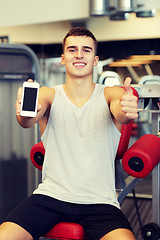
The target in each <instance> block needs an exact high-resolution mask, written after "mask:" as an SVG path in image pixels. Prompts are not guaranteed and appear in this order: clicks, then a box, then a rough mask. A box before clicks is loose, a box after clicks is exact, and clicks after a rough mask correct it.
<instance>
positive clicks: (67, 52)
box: [61, 36, 99, 77]
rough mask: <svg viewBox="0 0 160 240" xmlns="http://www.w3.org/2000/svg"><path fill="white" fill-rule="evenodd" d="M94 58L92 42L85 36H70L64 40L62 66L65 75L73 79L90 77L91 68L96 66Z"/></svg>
mask: <svg viewBox="0 0 160 240" xmlns="http://www.w3.org/2000/svg"><path fill="white" fill-rule="evenodd" d="M98 60H99V58H98V56H95V47H94V41H93V39H92V38H90V37H86V36H70V37H68V38H67V39H66V43H65V46H64V53H63V54H62V56H61V63H62V65H65V66H66V71H67V74H68V75H70V76H74V77H85V76H92V72H93V67H94V66H97V64H98Z"/></svg>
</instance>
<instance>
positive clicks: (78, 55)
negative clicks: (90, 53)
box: [76, 49, 83, 58]
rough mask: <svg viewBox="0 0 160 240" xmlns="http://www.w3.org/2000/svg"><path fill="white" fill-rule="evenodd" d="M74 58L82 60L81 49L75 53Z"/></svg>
mask: <svg viewBox="0 0 160 240" xmlns="http://www.w3.org/2000/svg"><path fill="white" fill-rule="evenodd" d="M76 57H77V58H82V57H83V52H82V50H81V49H78V50H77V52H76Z"/></svg>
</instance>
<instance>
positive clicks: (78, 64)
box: [74, 63, 85, 66]
mask: <svg viewBox="0 0 160 240" xmlns="http://www.w3.org/2000/svg"><path fill="white" fill-rule="evenodd" d="M74 65H76V66H85V63H74Z"/></svg>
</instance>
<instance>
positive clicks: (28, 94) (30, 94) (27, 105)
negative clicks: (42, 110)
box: [22, 87, 38, 111]
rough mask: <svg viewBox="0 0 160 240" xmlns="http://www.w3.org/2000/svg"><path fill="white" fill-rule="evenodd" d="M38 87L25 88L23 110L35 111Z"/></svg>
mask: <svg viewBox="0 0 160 240" xmlns="http://www.w3.org/2000/svg"><path fill="white" fill-rule="evenodd" d="M37 91H38V89H37V88H30V87H25V88H24V100H23V106H22V110H23V111H35V106H36V96H37Z"/></svg>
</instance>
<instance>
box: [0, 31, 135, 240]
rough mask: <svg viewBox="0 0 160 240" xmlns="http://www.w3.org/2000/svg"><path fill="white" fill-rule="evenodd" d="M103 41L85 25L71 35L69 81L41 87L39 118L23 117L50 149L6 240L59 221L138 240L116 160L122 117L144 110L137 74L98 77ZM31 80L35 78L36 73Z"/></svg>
mask: <svg viewBox="0 0 160 240" xmlns="http://www.w3.org/2000/svg"><path fill="white" fill-rule="evenodd" d="M96 49H97V41H96V39H95V37H94V35H93V34H92V33H91V32H90V31H88V30H87V29H85V28H73V29H71V30H70V31H69V32H68V33H67V35H66V36H65V38H64V41H63V54H62V56H61V63H62V65H65V66H66V83H65V84H63V85H58V86H55V87H53V88H47V87H42V88H41V89H40V94H39V105H38V113H37V116H36V117H35V118H27V117H22V116H20V105H21V94H22V89H21V88H20V89H19V90H18V95H17V101H16V116H17V121H18V123H19V124H20V125H21V126H22V127H25V128H28V127H32V126H33V125H34V124H35V123H36V122H39V125H40V131H41V138H42V141H43V144H44V147H45V149H46V153H45V160H44V165H43V171H42V183H40V184H39V186H38V188H37V189H36V190H35V191H34V192H33V194H32V195H31V196H30V197H29V198H28V199H27V200H26V201H24V202H23V203H22V204H20V205H19V206H18V207H17V208H16V209H15V210H14V211H13V212H12V213H11V214H9V216H8V217H7V218H6V219H5V220H4V223H3V224H2V225H1V226H0V239H1V240H32V239H35V240H37V239H38V238H39V237H40V236H42V235H43V234H45V233H46V232H47V231H49V229H50V228H52V227H53V226H54V225H55V224H56V223H58V222H62V221H71V222H77V223H80V224H81V225H82V226H83V227H84V230H85V231H86V233H87V234H88V236H89V237H90V239H92V240H98V239H101V240H109V239H110V240H117V239H118V240H135V238H134V235H133V232H132V229H131V227H130V224H129V222H128V221H127V219H126V218H125V216H124V214H123V213H122V212H121V210H120V206H119V203H118V201H117V198H116V191H115V176H114V159H115V156H116V151H117V147H118V143H119V139H120V132H119V130H120V128H121V124H125V123H128V122H130V121H131V120H133V119H136V118H137V117H138V115H137V98H136V97H135V96H134V95H133V94H132V89H131V87H130V82H131V80H130V79H129V78H127V79H126V80H125V82H124V88H125V90H126V91H124V90H123V89H121V88H119V87H105V86H102V85H98V84H95V83H93V81H92V74H93V67H95V66H97V64H98V60H99V58H98V56H96ZM29 81H31V80H29Z"/></svg>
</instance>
